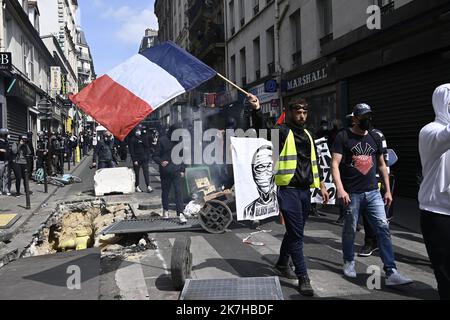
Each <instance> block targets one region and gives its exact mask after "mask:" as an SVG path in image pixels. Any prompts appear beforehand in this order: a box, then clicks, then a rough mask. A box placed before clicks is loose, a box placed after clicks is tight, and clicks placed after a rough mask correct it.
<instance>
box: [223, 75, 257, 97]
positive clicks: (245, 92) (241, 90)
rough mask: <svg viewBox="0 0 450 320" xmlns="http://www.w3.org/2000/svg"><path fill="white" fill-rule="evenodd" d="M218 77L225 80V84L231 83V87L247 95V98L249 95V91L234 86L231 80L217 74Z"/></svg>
mask: <svg viewBox="0 0 450 320" xmlns="http://www.w3.org/2000/svg"><path fill="white" fill-rule="evenodd" d="M217 76H218V77H219V78H221V79H223V80H224V81H225V82H227V83H229V84H230V85H231V86H233V87H235V88H236V89H238V90H239V91H240V92H242V93H243V94H245V95H246V96H248V95H249V93H248V92H247V91H245V90H244V89H242V88H241V87H239V86H238V85H237V84H234V83H233V82H232V81H231V80H228V79H227V78H225V77H224V76H223V75H221V74H220V73H217Z"/></svg>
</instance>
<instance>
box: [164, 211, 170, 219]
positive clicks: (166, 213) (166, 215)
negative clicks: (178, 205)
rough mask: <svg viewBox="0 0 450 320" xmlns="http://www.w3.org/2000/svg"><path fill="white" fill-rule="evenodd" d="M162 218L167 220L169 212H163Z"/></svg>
mask: <svg viewBox="0 0 450 320" xmlns="http://www.w3.org/2000/svg"><path fill="white" fill-rule="evenodd" d="M163 218H164V219H169V218H170V217H169V211H163Z"/></svg>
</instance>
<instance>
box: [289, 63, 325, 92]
mask: <svg viewBox="0 0 450 320" xmlns="http://www.w3.org/2000/svg"><path fill="white" fill-rule="evenodd" d="M326 78H328V72H327V67H323V68H320V69H318V70H314V71H312V72H310V73H308V74H305V75H303V76H300V77H298V78H295V79H292V80H289V81H287V90H288V91H291V90H295V89H297V88H300V87H303V86H307V85H309V84H313V83H314V82H317V81H320V80H324V79H326Z"/></svg>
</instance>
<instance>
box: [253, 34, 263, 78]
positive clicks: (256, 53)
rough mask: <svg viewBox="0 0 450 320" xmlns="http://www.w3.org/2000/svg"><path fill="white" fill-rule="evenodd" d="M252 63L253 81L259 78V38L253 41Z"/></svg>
mask: <svg viewBox="0 0 450 320" xmlns="http://www.w3.org/2000/svg"><path fill="white" fill-rule="evenodd" d="M253 63H254V67H255V75H256V77H255V79H256V80H259V79H260V78H261V46H260V40H259V37H258V38H256V39H255V40H253Z"/></svg>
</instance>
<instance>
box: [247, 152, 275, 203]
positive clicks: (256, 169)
mask: <svg viewBox="0 0 450 320" xmlns="http://www.w3.org/2000/svg"><path fill="white" fill-rule="evenodd" d="M272 154H273V151H272V148H271V147H270V146H264V147H261V148H259V149H258V150H256V152H255V155H254V156H253V161H252V172H253V180H254V181H255V183H256V186H257V188H258V192H259V193H261V194H268V193H270V192H271V191H272V190H273V183H274V176H273V159H272Z"/></svg>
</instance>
